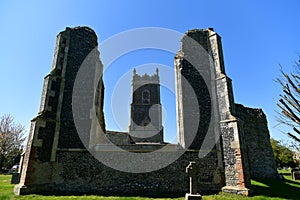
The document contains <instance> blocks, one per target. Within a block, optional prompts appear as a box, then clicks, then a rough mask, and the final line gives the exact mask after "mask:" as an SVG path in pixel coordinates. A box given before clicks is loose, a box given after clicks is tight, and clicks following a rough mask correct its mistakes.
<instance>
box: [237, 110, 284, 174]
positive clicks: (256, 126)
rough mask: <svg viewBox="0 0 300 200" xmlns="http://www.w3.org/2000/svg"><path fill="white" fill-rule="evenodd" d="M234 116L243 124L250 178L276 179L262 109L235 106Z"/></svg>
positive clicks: (274, 163)
mask: <svg viewBox="0 0 300 200" xmlns="http://www.w3.org/2000/svg"><path fill="white" fill-rule="evenodd" d="M235 110H236V115H237V117H238V118H240V119H241V120H242V121H243V122H244V125H243V129H244V141H245V146H246V149H247V155H248V160H249V168H250V176H251V178H277V177H278V173H277V169H276V162H275V159H274V153H273V150H272V146H271V143H270V134H269V130H268V122H267V118H266V115H265V114H264V112H263V111H262V109H256V108H247V107H245V106H243V105H241V104H235Z"/></svg>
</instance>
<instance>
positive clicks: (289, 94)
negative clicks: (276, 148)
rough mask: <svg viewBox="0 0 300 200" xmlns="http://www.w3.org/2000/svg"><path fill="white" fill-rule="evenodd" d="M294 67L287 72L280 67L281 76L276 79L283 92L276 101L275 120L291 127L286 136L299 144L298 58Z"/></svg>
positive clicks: (299, 76)
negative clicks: (276, 115)
mask: <svg viewBox="0 0 300 200" xmlns="http://www.w3.org/2000/svg"><path fill="white" fill-rule="evenodd" d="M294 69H295V70H294V72H292V73H290V74H288V73H285V72H284V71H283V69H282V68H281V70H280V71H281V75H282V76H280V77H279V78H277V79H276V80H277V82H278V83H279V84H280V85H281V87H282V92H283V93H282V94H281V95H280V99H279V102H278V103H277V106H278V108H279V109H280V111H279V112H278V117H277V121H279V122H280V124H285V125H287V126H289V127H291V129H292V132H288V133H287V134H288V136H290V137H291V138H292V139H293V140H294V141H296V142H297V143H299V144H300V60H299V61H298V62H296V63H295V66H294Z"/></svg>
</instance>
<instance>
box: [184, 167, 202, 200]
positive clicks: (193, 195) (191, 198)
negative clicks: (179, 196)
mask: <svg viewBox="0 0 300 200" xmlns="http://www.w3.org/2000/svg"><path fill="white" fill-rule="evenodd" d="M186 173H188V175H189V177H190V193H187V194H185V200H200V199H202V197H201V195H200V194H198V193H197V174H198V168H197V166H196V162H190V164H189V165H188V166H187V167H186Z"/></svg>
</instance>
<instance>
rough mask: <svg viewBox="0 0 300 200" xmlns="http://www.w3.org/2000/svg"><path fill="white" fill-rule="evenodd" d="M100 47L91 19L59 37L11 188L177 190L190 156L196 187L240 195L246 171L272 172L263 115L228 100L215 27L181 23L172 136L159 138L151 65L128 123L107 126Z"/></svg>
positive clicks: (139, 81)
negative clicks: (174, 139) (121, 127)
mask: <svg viewBox="0 0 300 200" xmlns="http://www.w3.org/2000/svg"><path fill="white" fill-rule="evenodd" d="M97 46H98V41H97V36H96V33H95V32H94V31H93V30H92V29H91V28H89V27H75V28H66V30H64V31H62V32H60V33H59V34H58V35H57V38H56V47H55V51H54V58H53V64H52V68H51V71H50V73H49V74H48V75H47V76H46V77H45V78H44V86H43V91H42V95H41V96H42V97H41V104H40V110H39V113H38V114H37V116H36V117H35V118H34V119H32V120H31V128H30V133H29V136H28V143H27V146H26V151H25V153H24V156H23V158H22V160H21V171H20V181H19V184H18V185H16V186H15V194H18V195H23V194H53V195H54V194H55V195H58V194H99V195H139V196H144V195H146V196H151V197H154V196H175V195H179V196H183V195H184V194H185V193H186V192H187V191H189V177H188V175H187V174H186V172H185V169H186V167H187V166H188V164H189V163H190V162H191V161H193V162H195V165H196V167H197V168H198V170H197V171H198V174H197V180H196V183H197V186H198V188H199V192H200V193H201V194H205V193H214V192H219V191H221V190H222V191H224V192H230V193H236V194H244V195H247V194H248V192H249V187H250V178H257V177H264V178H266V177H268V178H276V177H277V172H276V166H275V161H274V157H273V152H272V149H271V145H270V135H269V131H268V127H267V120H266V116H265V115H264V113H263V111H262V110H261V109H253V108H248V107H245V106H243V105H241V104H236V103H235V102H234V96H233V91H232V83H231V79H230V78H229V77H228V76H227V75H226V72H225V65H224V59H223V50H222V43H221V37H220V36H219V35H218V34H217V33H216V32H215V31H214V30H213V29H212V28H208V29H194V30H189V31H187V32H186V33H185V34H184V35H183V37H182V39H181V47H180V49H179V50H178V52H177V54H176V55H175V58H174V70H175V76H176V77H175V81H176V111H177V135H178V143H177V144H168V143H165V142H164V140H163V137H164V127H163V124H162V108H161V106H162V105H161V101H160V77H159V71H158V70H156V71H155V72H154V74H149V75H148V74H144V75H140V74H138V73H137V72H136V70H135V69H134V70H133V72H132V73H133V75H132V102H131V105H130V115H131V116H130V124H129V130H128V132H115V131H110V130H106V128H105V113H104V112H103V104H104V98H105V96H104V86H105V83H103V81H102V75H101V74H102V71H103V65H102V63H101V60H100V56H99V51H98V49H97ZM100 55H101V52H100ZM86 88H93V89H91V90H86ZM136 157H138V159H136ZM128 161H130V162H128ZM153 163H154V164H153ZM120 167H123V168H122V169H120Z"/></svg>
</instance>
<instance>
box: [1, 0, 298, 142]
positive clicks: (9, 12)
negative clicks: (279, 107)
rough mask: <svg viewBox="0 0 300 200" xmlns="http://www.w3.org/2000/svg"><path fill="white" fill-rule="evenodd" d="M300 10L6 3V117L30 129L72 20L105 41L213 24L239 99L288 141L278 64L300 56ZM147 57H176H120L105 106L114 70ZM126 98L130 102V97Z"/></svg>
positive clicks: (291, 0) (152, 58) (198, 4)
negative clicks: (280, 118)
mask: <svg viewBox="0 0 300 200" xmlns="http://www.w3.org/2000/svg"><path fill="white" fill-rule="evenodd" d="M299 8H300V2H299V1H298V0H287V1H279V0H278V1H275V0H273V1H271V0H265V1H258V0H248V1H240V0H236V1H230V0H228V1H211V0H210V1H196V0H194V1H174V0H173V1H171V0H170V1H162V0H160V1H157V0H151V1H141V0H139V1H137V0H136V1H130V0H127V1H111V0H110V1H79V0H78V1H73V0H72V1H70V0H69V1H46V2H44V1H31V0H29V1H1V2H0V27H1V31H0V44H1V47H0V76H1V78H0V92H1V98H0V116H1V115H3V114H6V113H10V114H11V115H12V116H14V117H15V120H16V121H17V122H19V123H21V124H23V125H25V126H26V129H27V131H28V130H29V124H30V120H31V119H32V118H33V117H35V116H36V115H37V112H38V108H39V103H40V95H41V91H42V86H43V78H44V76H45V75H47V74H48V73H49V72H50V69H51V65H52V57H53V52H54V46H55V37H56V35H57V34H58V33H59V32H60V31H62V30H64V29H65V27H67V26H69V27H74V26H79V25H81V26H83V25H85V26H89V27H91V28H93V29H94V30H95V32H96V33H97V35H98V40H99V42H100V44H101V42H103V41H105V40H106V39H108V38H110V37H111V36H113V35H115V34H117V33H120V32H122V31H126V30H129V29H133V28H142V27H162V28H168V29H173V30H176V31H179V32H182V33H184V32H186V31H187V30H189V29H193V28H207V27H213V28H214V29H215V31H216V32H217V33H219V35H221V36H222V38H223V50H224V57H225V67H226V72H227V75H228V76H229V77H230V78H231V79H232V80H233V89H234V96H235V101H236V102H238V103H242V104H244V105H245V106H249V107H258V108H262V109H263V110H264V112H265V113H266V115H267V118H268V121H269V129H270V132H271V136H272V137H274V138H276V139H286V137H285V136H283V135H282V134H280V133H279V130H278V128H273V127H274V126H275V125H276V123H277V122H276V121H275V117H274V116H275V115H276V114H275V112H274V110H275V108H276V102H277V101H278V95H279V93H280V87H279V85H277V84H276V83H275V82H274V79H275V78H276V77H277V76H278V75H279V64H282V65H283V66H284V67H285V69H286V70H287V71H289V70H290V69H291V66H292V64H293V62H294V61H295V60H298V54H299V53H300V51H299V50H300V49H299V46H300V37H299V33H300V26H299ZM147 63H160V64H162V65H167V66H169V67H170V69H172V67H173V55H172V54H169V53H166V52H157V51H153V52H151V50H145V51H141V52H136V53H131V54H128V55H125V56H123V57H121V58H120V59H118V60H117V61H116V62H114V63H113V64H112V67H111V73H107V76H106V77H105V81H106V82H105V87H106V97H107V99H106V101H105V103H106V109H108V106H107V105H108V103H110V102H107V101H110V99H109V96H111V94H112V91H113V90H114V85H113V78H115V79H116V77H114V76H113V75H114V73H116V72H117V71H118V70H116V69H117V68H118V69H121V68H122V70H123V71H122V70H120V72H118V73H117V77H119V78H120V76H121V75H122V74H121V71H122V73H123V74H126V73H127V74H128V73H129V77H130V73H131V72H130V69H132V67H134V66H139V65H143V64H147ZM150 71H153V72H154V70H152V69H151V70H150ZM107 72H109V71H107ZM138 72H139V71H138ZM140 72H143V70H141V71H140ZM110 74H111V75H110ZM110 76H111V77H110ZM110 80H112V81H110ZM162 91H163V92H164V95H165V97H164V98H165V99H164V100H163V101H164V102H168V101H169V102H171V103H170V105H171V106H172V105H173V104H174V102H175V101H174V95H173V99H172V94H171V93H170V91H167V90H166V91H164V89H163V90H162ZM126 102H127V103H129V100H128V98H127V99H126ZM172 102H173V103H172ZM174 109H175V107H174ZM106 113H107V116H106V118H107V119H106V120H107V126H108V128H111V129H117V127H116V125H115V122H113V118H112V115H111V113H110V111H109V110H107V111H106ZM174 115H175V110H174V111H168V112H167V113H166V116H167V121H168V120H170V124H171V125H170V128H169V131H171V132H172V131H173V130H172V127H173V128H174V127H175V125H172V123H173V122H174ZM124 118H125V116H124ZM171 122H172V123H171Z"/></svg>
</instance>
